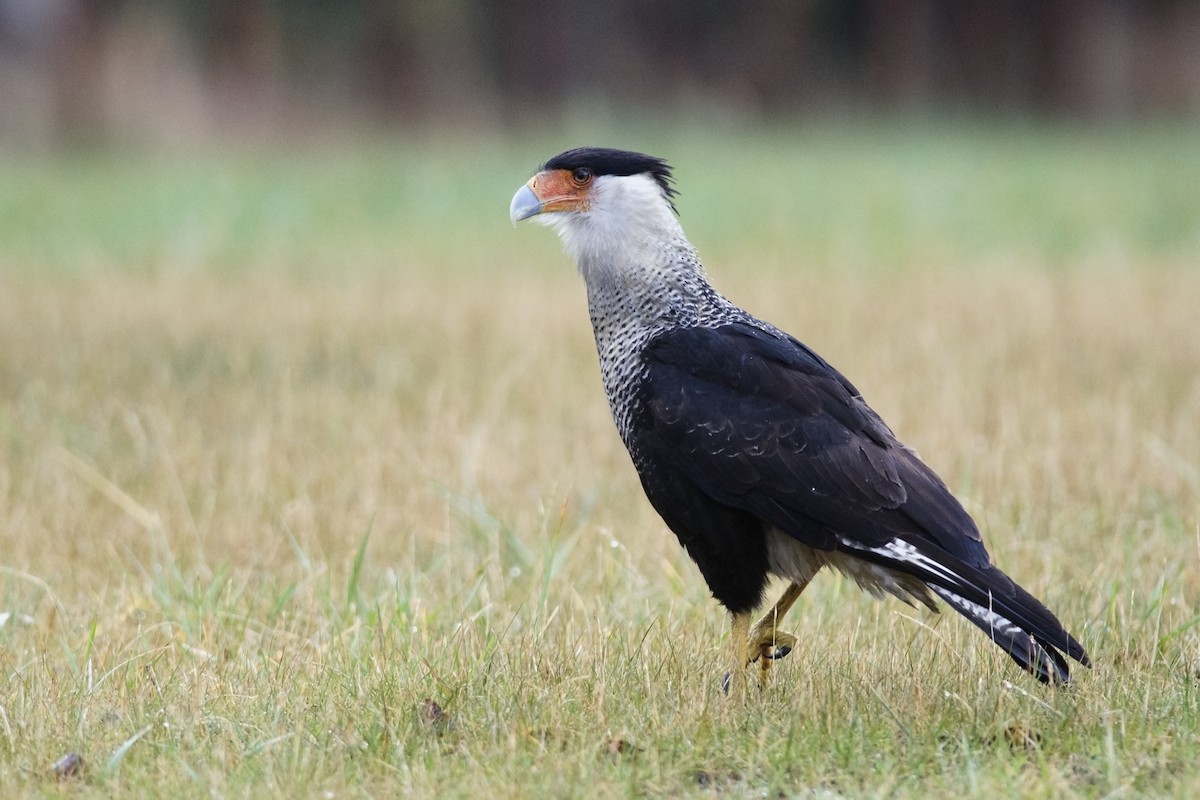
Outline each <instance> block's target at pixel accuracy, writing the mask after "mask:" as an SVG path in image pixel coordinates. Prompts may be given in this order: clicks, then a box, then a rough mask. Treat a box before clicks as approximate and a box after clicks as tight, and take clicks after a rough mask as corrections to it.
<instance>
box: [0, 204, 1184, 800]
mask: <svg viewBox="0 0 1200 800" xmlns="http://www.w3.org/2000/svg"><path fill="white" fill-rule="evenodd" d="M502 200H504V198H502ZM499 209H500V211H498V212H497V215H498V216H500V215H501V213H502V211H503V202H501V204H500V206H499ZM685 223H686V219H685ZM500 230H502V229H500ZM504 235H505V236H508V237H509V238H508V239H505V240H504V242H503V243H502V244H498V245H497V252H498V256H497V258H498V259H499V260H502V261H504V262H505V263H510V264H514V266H513V268H511V269H505V268H503V265H502V264H496V265H493V266H491V267H488V268H455V269H447V268H446V264H445V263H444V262H442V261H439V260H438V259H437V258H433V257H428V258H426V257H421V256H415V257H412V258H410V259H408V260H405V261H404V262H403V263H399V264H397V265H396V266H395V269H377V268H367V269H361V270H346V271H345V272H344V273H337V274H335V273H334V271H332V270H329V271H324V272H317V273H315V274H308V275H305V276H299V277H297V276H294V275H289V274H287V273H286V272H285V271H283V270H281V269H279V268H278V265H274V266H270V267H263V268H250V269H246V270H244V271H241V272H233V273H232V274H223V273H214V272H212V271H204V270H200V271H196V272H188V271H179V272H171V271H159V272H149V273H147V272H138V271H129V270H123V269H120V268H118V267H117V266H115V265H104V264H101V265H100V266H98V267H96V268H94V269H88V270H83V271H81V272H79V273H77V274H53V275H39V274H37V273H35V272H32V271H16V270H14V271H13V272H12V273H11V274H9V275H6V276H5V286H4V291H3V292H0V342H3V348H2V349H0V454H2V455H3V457H2V458H0V535H2V541H3V544H2V559H0V563H2V566H0V612H2V613H7V614H8V615H9V616H7V617H5V618H3V619H4V622H3V623H2V624H0V753H3V758H2V759H0V792H2V793H4V794H6V795H10V796H11V795H15V794H20V793H25V794H34V795H36V794H41V793H47V794H55V793H62V794H70V795H73V796H74V795H78V794H81V793H94V794H96V795H97V796H101V795H103V796H108V795H112V794H119V795H123V796H124V795H146V796H161V795H164V794H167V793H171V792H176V793H182V794H185V795H199V794H211V795H213V796H261V795H263V794H266V793H275V794H281V795H284V796H293V795H306V796H318V795H322V794H324V795H325V796H338V797H340V796H389V795H395V794H399V793H404V792H407V793H410V794H414V795H423V796H435V795H447V794H449V795H455V796H467V795H472V794H475V795H479V794H487V795H488V796H583V795H587V796H598V797H620V796H629V795H632V794H647V795H656V796H657V795H666V796H678V795H691V794H708V793H712V792H733V793H742V794H747V795H751V796H773V795H774V793H782V794H783V795H787V796H811V797H818V796H820V797H841V796H860V795H889V796H893V795H895V796H916V795H920V796H929V795H930V794H935V795H936V794H959V795H961V794H964V793H968V792H977V793H981V794H991V795H997V794H1000V793H1003V794H1007V795H1013V794H1020V793H1029V794H1035V795H1043V796H1048V795H1072V794H1074V795H1079V796H1099V795H1105V794H1109V793H1122V792H1124V793H1132V794H1138V793H1148V794H1155V795H1164V794H1165V795H1176V796H1181V797H1182V796H1188V794H1189V793H1190V792H1191V791H1192V790H1193V789H1194V788H1195V787H1196V785H1197V783H1196V782H1197V779H1198V778H1200V770H1198V768H1197V766H1196V761H1195V758H1194V753H1195V751H1196V747H1197V746H1198V744H1200V704H1198V696H1200V687H1198V685H1197V681H1198V680H1200V678H1198V675H1200V627H1197V625H1196V623H1197V622H1198V621H1200V616H1198V614H1197V611H1196V609H1197V605H1198V603H1200V529H1198V525H1200V500H1198V498H1200V335H1197V332H1196V326H1195V319H1196V309H1197V308H1200V272H1197V271H1196V270H1195V269H1193V268H1192V267H1193V266H1194V265H1191V264H1187V263H1180V262H1181V261H1184V260H1186V259H1180V258H1175V257H1164V258H1161V259H1158V261H1159V262H1160V263H1155V261H1156V259H1155V258H1153V257H1146V258H1138V259H1131V258H1128V257H1126V256H1123V255H1120V254H1116V255H1113V256H1111V257H1109V258H1104V259H1082V260H1078V261H1075V262H1072V263H1066V264H1057V265H1055V266H1050V265H1048V264H1047V263H1045V262H1038V260H1037V259H1036V258H1034V259H1028V258H1024V257H1022V258H1017V257H1015V256H1006V255H1004V254H1000V255H992V256H987V257H985V258H982V259H980V260H979V261H977V262H974V263H970V264H966V265H964V266H965V268H957V266H956V265H954V264H950V263H947V262H940V263H938V264H935V265H933V268H931V269H915V268H911V267H908V268H905V269H902V270H900V271H898V272H895V273H891V274H884V273H880V272H877V271H870V270H862V269H852V270H843V271H839V270H836V269H832V268H830V267H829V266H828V265H825V266H820V267H818V268H814V269H811V270H810V269H806V268H804V267H803V266H802V265H793V264H789V263H783V262H782V261H778V262H770V261H768V262H767V263H765V264H764V263H762V262H761V261H760V259H759V257H758V256H759V254H758V253H752V254H750V255H747V256H745V257H739V256H737V255H736V253H735V252H734V248H729V249H726V250H718V252H717V255H716V256H713V257H711V258H709V259H708V260H709V261H710V262H711V263H710V272H711V273H712V276H713V278H714V281H715V283H716V284H717V285H718V287H719V288H721V289H723V290H724V291H725V292H726V294H728V295H729V296H731V297H732V298H733V299H735V300H736V301H738V302H740V303H742V304H743V305H745V306H746V307H748V308H750V309H751V310H753V311H755V312H756V313H758V314H760V315H761V316H763V317H765V318H767V319H770V320H771V321H773V322H775V323H776V324H778V325H780V326H781V327H784V328H786V329H787V330H789V331H791V332H793V333H795V334H796V335H797V336H799V337H800V338H802V339H803V340H805V341H806V342H807V343H809V344H810V345H812V346H813V347H814V348H815V349H817V350H818V352H821V353H822V354H823V355H824V356H825V357H826V358H828V359H829V360H830V361H831V362H832V363H833V364H834V365H835V366H837V367H838V368H839V369H841V370H842V371H843V372H845V373H846V374H847V375H848V376H849V377H850V378H851V380H853V381H854V382H855V383H856V384H857V385H858V387H859V388H860V389H861V390H862V391H863V392H864V394H865V395H866V397H867V399H868V401H870V402H871V403H872V405H874V407H875V408H876V409H877V410H879V411H880V412H881V414H882V415H883V416H884V418H885V419H886V420H888V421H889V423H890V424H891V425H892V427H893V428H894V429H895V430H896V431H897V433H898V434H899V435H900V437H901V438H902V439H903V440H905V441H906V442H908V443H910V444H912V445H913V446H914V447H916V448H917V449H918V450H919V451H920V452H921V453H922V454H923V455H924V457H925V458H926V460H927V461H929V462H930V463H931V464H932V465H933V466H934V467H935V468H936V469H937V470H938V471H939V472H940V473H941V474H942V475H943V476H944V477H945V478H946V480H947V482H948V483H949V484H950V485H951V487H952V488H953V489H954V490H955V491H956V492H957V493H959V495H960V496H961V497H962V499H963V500H964V502H965V503H966V505H967V507H968V508H969V509H970V510H971V511H972V513H974V514H975V515H976V517H977V519H979V521H980V524H981V528H982V529H983V531H984V535H985V537H986V539H987V541H988V543H989V545H990V548H991V550H992V552H993V556H994V557H995V559H996V560H997V561H998V562H999V564H1000V565H1002V566H1003V567H1004V568H1005V570H1006V571H1008V572H1009V573H1010V574H1012V575H1013V576H1015V577H1017V578H1018V579H1019V580H1020V581H1021V582H1022V583H1023V584H1024V585H1025V586H1027V587H1028V588H1029V589H1030V590H1031V591H1032V592H1033V593H1034V594H1036V595H1038V596H1039V597H1041V598H1043V599H1044V600H1045V601H1046V602H1047V604H1048V605H1049V606H1050V607H1051V608H1053V609H1054V610H1055V611H1056V612H1057V613H1058V614H1059V615H1060V616H1061V617H1062V618H1063V620H1064V621H1065V622H1066V623H1067V625H1068V627H1069V628H1070V629H1071V630H1072V631H1073V632H1075V633H1076V635H1077V636H1078V637H1079V638H1080V639H1081V640H1082V641H1083V642H1084V644H1085V646H1087V647H1088V649H1089V650H1090V651H1091V653H1092V655H1093V657H1094V659H1095V664H1096V667H1095V669H1094V670H1091V671H1087V670H1082V669H1081V670H1079V678H1078V681H1077V683H1076V685H1075V686H1074V688H1073V689H1072V690H1071V691H1066V692H1055V691H1052V690H1047V689H1044V688H1042V687H1040V686H1038V685H1037V684H1036V683H1034V682H1033V681H1032V680H1030V679H1028V678H1027V677H1026V676H1024V675H1023V674H1021V673H1019V672H1017V671H1016V670H1015V669H1013V668H1012V665H1011V664H1010V663H1009V662H1008V659H1006V658H1005V657H1004V656H1003V654H1001V653H999V652H998V651H997V650H996V649H995V648H994V646H993V645H992V644H991V643H990V642H988V641H986V639H985V638H984V637H982V636H980V635H978V632H977V631H975V630H974V629H973V628H971V627H970V626H969V625H967V624H966V623H965V622H964V621H961V620H959V619H957V618H955V617H954V615H952V614H949V613H947V614H943V615H942V616H941V617H940V618H939V617H932V616H930V615H927V614H925V613H924V612H920V611H916V610H913V609H910V608H908V607H906V606H903V605H901V604H898V603H895V602H889V603H876V602H873V601H870V600H869V599H868V598H865V597H863V596H861V594H860V593H858V592H857V590H856V589H854V588H853V587H852V586H849V585H847V584H846V583H845V582H844V581H842V580H841V579H839V578H836V577H834V576H831V575H830V576H824V577H822V578H820V579H818V581H817V582H816V583H815V584H814V586H813V587H812V588H811V589H810V590H809V592H808V593H806V595H805V597H804V598H803V600H802V602H801V603H800V604H799V606H798V607H797V610H796V611H794V612H793V614H794V617H795V618H794V619H793V620H792V622H791V626H790V627H791V629H792V630H794V631H795V632H796V633H798V634H799V635H800V637H801V640H802V642H803V643H804V644H803V646H802V647H801V648H800V649H799V650H798V651H797V652H796V653H795V654H794V655H792V656H790V657H789V658H788V659H787V660H786V661H784V662H781V664H780V669H779V670H778V672H777V678H776V681H777V682H776V685H775V687H774V689H773V690H772V691H771V692H770V693H769V694H768V695H766V696H765V697H764V700H763V702H762V704H761V705H760V706H757V707H752V708H747V709H739V708H729V707H727V705H726V703H725V702H724V701H723V700H722V699H721V698H720V697H719V695H718V693H717V690H716V689H717V680H718V678H719V672H720V669H721V655H720V654H721V652H722V650H721V637H722V636H723V635H724V633H725V618H724V615H723V614H722V613H721V612H720V610H719V609H718V608H717V607H716V606H715V604H714V603H713V602H712V601H711V599H710V598H709V597H708V595H707V592H706V591H705V589H704V587H703V584H702V581H701V579H700V578H699V576H698V574H697V573H696V572H695V570H694V567H693V566H692V565H691V563H690V562H689V561H688V559H687V558H686V556H685V555H684V554H683V553H682V552H681V551H680V550H679V548H678V547H677V545H676V544H675V541H674V538H673V537H672V536H671V535H670V534H669V533H668V532H667V531H666V529H665V528H664V527H663V525H662V523H661V522H660V521H659V520H658V518H657V517H656V516H655V515H654V513H653V512H652V510H651V509H650V508H649V506H648V504H647V503H646V502H645V500H644V499H643V497H642V495H641V490H640V488H639V486H638V484H637V480H636V476H635V475H634V473H633V470H632V468H631V467H630V465H629V463H628V458H627V456H626V455H625V453H624V451H623V450H622V448H621V445H620V442H619V440H618V439H617V436H616V434H615V431H614V430H613V429H612V424H611V421H610V420H609V417H608V410H607V407H606V405H605V403H604V400H603V395H602V392H601V389H600V386H599V379H598V376H597V374H596V365H595V356H594V353H593V351H592V344H591V339H590V331H589V329H588V327H587V320H586V312H585V303H584V297H583V287H582V285H581V283H580V282H579V280H578V278H577V276H576V275H574V274H573V270H572V268H571V266H570V265H569V264H568V263H566V261H565V259H561V258H560V257H558V256H557V254H556V252H555V251H554V249H553V245H552V244H551V243H549V242H540V241H538V242H537V243H535V240H540V239H542V238H546V237H548V234H547V233H546V232H544V231H536V232H535V231H520V232H518V233H508V232H504ZM758 246H761V243H760V244H759V245H758ZM784 246H786V245H784ZM531 254H532V255H531ZM909 255H910V256H911V254H909ZM529 261H532V262H533V263H523V262H529ZM1172 261H1174V262H1175V263H1171V262H1172ZM360 548H365V549H361V551H360ZM427 698H428V699H430V700H432V701H433V702H435V703H436V704H437V706H438V707H439V708H440V709H442V711H441V712H438V711H436V709H434V707H433V706H431V705H428V704H426V703H425V700H426V699H427ZM1014 742H1016V744H1014ZM68 752H78V753H80V754H81V755H82V757H83V760H84V767H83V770H82V773H81V774H80V775H77V776H74V777H67V778H55V777H53V776H52V774H51V766H52V765H53V763H54V761H55V760H56V759H58V758H59V757H60V756H63V755H64V754H66V753H68Z"/></svg>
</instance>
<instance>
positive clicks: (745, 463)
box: [509, 147, 1091, 693]
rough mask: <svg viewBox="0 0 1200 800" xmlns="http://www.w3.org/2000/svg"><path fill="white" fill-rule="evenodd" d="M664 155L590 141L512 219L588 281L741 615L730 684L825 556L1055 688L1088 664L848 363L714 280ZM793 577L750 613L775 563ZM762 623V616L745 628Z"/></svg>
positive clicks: (612, 356) (684, 503) (612, 393)
mask: <svg viewBox="0 0 1200 800" xmlns="http://www.w3.org/2000/svg"><path fill="white" fill-rule="evenodd" d="M674 180H675V179H674V175H673V172H672V168H671V167H670V165H669V164H668V163H667V162H666V161H665V160H663V159H661V158H656V157H653V156H649V155H645V154H642V153H638V152H633V151H628V150H618V149H612V148H604V147H580V148H575V149H571V150H567V151H565V152H563V153H560V154H558V155H556V156H554V157H553V158H551V159H550V160H549V161H547V162H545V164H544V165H542V167H541V168H540V169H539V170H538V171H537V172H536V174H534V175H533V177H532V178H530V179H529V181H528V182H527V183H526V184H525V185H523V186H521V188H520V189H518V190H517V192H516V194H515V195H514V196H513V198H512V202H511V203H510V205H509V218H510V220H511V221H512V223H513V225H514V226H515V225H516V224H517V222H519V221H521V220H526V219H530V220H533V221H535V222H540V223H543V224H546V225H549V226H550V227H552V228H553V229H554V230H555V232H556V233H557V234H558V237H559V238H560V240H561V242H562V245H563V247H564V250H565V251H566V253H567V254H568V255H569V256H570V257H572V258H573V259H574V260H575V262H576V264H577V266H578V269H579V272H580V274H581V275H582V276H583V280H584V283H585V285H586V289H587V300H588V313H589V316H590V318H591V323H592V330H593V333H594V335H595V342H596V350H597V354H598V356H599V363H600V374H601V378H602V382H603V384H604V390H605V394H606V395H607V397H608V403H609V408H610V410H611V412H612V416H613V421H614V422H615V423H616V427H617V431H618V432H619V434H620V436H621V439H622V441H623V442H624V444H625V447H626V448H627V449H628V451H629V455H630V458H631V459H632V461H633V466H634V468H635V469H636V471H637V474H638V476H639V478H640V480H641V484H642V488H643V489H644V490H645V494H646V497H647V498H648V499H649V501H650V504H651V505H652V506H653V507H654V509H655V510H656V511H657V512H658V514H659V515H660V516H661V517H662V519H663V521H664V522H665V523H666V525H667V527H668V528H670V530H671V531H672V532H674V534H675V536H676V537H677V538H678V540H679V543H680V544H681V545H682V546H683V548H684V549H685V550H686V552H687V554H688V556H690V558H691V559H692V560H693V561H694V562H695V563H696V566H697V567H698V568H699V571H700V574H701V575H702V576H703V578H704V580H705V582H706V583H707V585H708V588H709V590H710V591H711V593H712V595H713V597H714V598H715V600H716V601H717V602H718V603H720V605H722V606H723V607H724V608H725V610H726V611H727V612H728V614H729V619H730V638H729V649H728V658H729V671H728V672H727V673H726V676H725V679H724V681H723V686H724V690H725V691H726V693H729V692H730V691H731V685H732V686H733V687H740V691H742V692H745V691H746V686H747V685H748V676H747V674H746V673H747V672H749V671H750V670H751V669H752V665H753V664H754V663H755V662H758V664H759V674H758V683H759V687H760V688H761V687H763V686H765V685H766V683H767V680H768V678H769V676H770V670H771V664H772V662H773V661H776V660H778V659H780V658H783V657H784V656H786V655H787V654H788V653H789V652H791V650H792V649H793V648H795V647H796V646H797V644H798V642H797V639H796V637H795V636H794V635H793V634H790V633H787V632H786V631H783V630H781V629H780V627H779V622H780V620H782V619H783V617H784V615H785V614H786V613H787V612H788V611H789V610H790V609H791V607H792V605H793V604H794V603H795V602H796V600H797V599H798V598H799V597H800V595H801V593H802V592H803V591H804V589H805V588H806V587H807V586H808V584H809V582H810V581H811V580H812V579H813V577H814V576H815V575H816V574H817V573H818V572H819V571H820V570H821V569H822V568H823V567H830V568H832V569H833V570H836V571H838V572H841V573H842V574H843V575H845V576H846V577H848V578H850V579H852V580H853V581H854V582H856V583H857V584H858V586H859V587H861V588H862V589H864V590H865V591H867V592H868V593H870V594H871V595H874V596H875V597H877V598H883V597H885V596H886V595H892V596H895V597H897V598H899V599H901V600H903V601H905V602H907V603H909V604H910V605H915V604H916V603H920V604H921V605H923V606H925V607H927V608H929V609H930V610H931V611H932V612H935V613H936V612H938V604H937V599H938V598H940V599H941V600H942V601H943V602H945V603H946V604H947V605H949V606H950V607H951V608H953V609H954V610H955V611H957V612H959V613H960V614H961V615H963V616H964V617H966V618H967V619H968V620H970V621H971V622H972V623H974V624H975V625H976V626H977V627H979V628H980V629H981V630H983V632H984V633H986V634H987V635H988V636H989V637H990V638H991V640H992V641H993V642H995V643H996V644H997V645H999V647H1000V648H1001V649H1002V650H1004V651H1005V652H1006V653H1008V655H1009V656H1010V657H1011V658H1012V660H1013V661H1015V662H1016V663H1017V664H1018V665H1019V666H1020V667H1021V668H1023V669H1024V670H1026V671H1028V672H1029V673H1031V674H1032V675H1033V676H1035V677H1036V678H1037V679H1038V680H1040V681H1041V682H1043V683H1046V684H1054V685H1065V684H1067V683H1068V682H1069V681H1070V679H1071V675H1070V667H1069V662H1068V660H1067V658H1068V657H1069V658H1071V659H1074V660H1075V661H1077V662H1079V663H1080V664H1082V665H1083V666H1086V667H1090V666H1091V662H1090V660H1089V657H1088V655H1087V653H1086V652H1085V650H1084V648H1083V647H1082V645H1080V643H1079V642H1078V641H1076V639H1075V638H1074V637H1073V636H1072V635H1071V634H1070V633H1068V632H1067V630H1066V629H1065V628H1064V626H1063V624H1062V623H1061V622H1060V621H1059V620H1058V618H1057V617H1055V616H1054V614H1053V613H1051V612H1050V611H1049V610H1048V609H1047V608H1046V606H1045V605H1043V604H1042V603H1041V602H1040V601H1039V600H1037V599H1036V598H1035V597H1034V596H1033V595H1031V594H1030V593H1029V592H1027V591H1026V590H1025V589H1024V588H1022V587H1021V586H1020V585H1018V584H1017V583H1016V582H1015V581H1013V580H1012V579H1011V578H1010V577H1008V575H1006V574H1005V573H1004V572H1003V571H1001V570H1000V569H999V568H998V567H997V566H995V565H994V564H993V563H992V562H991V559H990V557H989V555H988V552H987V549H986V548H985V546H984V543H983V539H982V536H981V535H980V532H979V529H978V527H977V526H976V524H975V522H974V520H973V519H972V518H971V516H970V515H969V514H968V513H967V511H966V510H965V509H964V508H963V506H962V504H961V503H960V502H959V501H958V500H957V499H956V498H955V497H954V495H953V494H952V493H951V492H950V490H949V489H948V488H947V486H946V484H945V482H944V481H943V480H942V479H941V478H940V477H938V475H937V474H936V473H935V472H934V471H933V470H932V469H931V468H930V467H928V466H927V465H926V464H925V462H924V461H922V460H921V458H920V457H918V455H917V453H916V452H915V451H914V450H913V449H911V448H909V447H908V446H906V445H904V444H903V443H901V442H900V440H899V439H898V438H897V437H896V435H895V434H894V433H893V432H892V430H891V429H890V428H889V427H888V426H887V424H885V423H884V421H883V420H882V419H881V418H880V416H879V415H878V414H877V413H875V411H874V410H872V409H871V407H870V406H868V405H867V403H866V401H865V400H864V399H863V397H862V395H861V394H860V393H859V391H858V390H857V389H856V388H855V387H854V385H853V384H852V383H851V382H850V381H849V380H847V379H846V378H845V377H844V376H843V375H842V374H841V373H840V372H838V371H837V370H836V369H834V368H833V367H832V366H830V365H829V364H828V363H827V362H826V361H825V360H824V359H823V358H821V356H819V355H817V353H816V352H814V351H813V350H812V349H811V348H809V347H808V346H806V345H805V344H803V343H802V342H800V340H798V339H796V338H795V337H793V336H791V335H789V334H787V333H785V332H784V331H782V330H780V329H779V328H777V327H775V326H773V325H771V324H770V323H768V322H765V321H763V320H760V319H758V318H756V317H755V316H753V315H752V314H750V313H749V312H748V311H745V310H743V309H742V308H740V307H739V306H737V305H735V304H734V303H733V302H731V301H730V300H728V299H726V298H725V297H724V296H723V295H721V294H720V293H719V292H718V291H717V290H716V289H715V288H713V285H712V284H711V283H710V282H709V279H708V277H707V274H706V272H705V269H704V267H703V265H702V264H701V262H700V259H699V256H698V255H697V251H696V248H695V247H693V245H692V244H691V243H690V242H689V240H688V238H687V236H686V235H685V234H684V231H683V228H682V226H681V224H680V222H679V217H678V212H677V210H676V208H675V203H674V201H675V198H676V197H677V192H676V189H675V183H674ZM772 576H774V577H776V578H780V579H782V580H783V581H786V582H787V588H786V589H785V590H784V591H783V593H782V595H781V596H780V597H779V599H778V600H777V601H776V602H775V603H774V604H773V605H772V606H771V607H770V608H769V610H767V611H766V613H765V614H764V615H763V616H762V617H761V618H759V619H758V620H757V621H756V622H753V620H754V616H753V614H754V611H755V610H756V609H757V608H759V607H760V606H762V605H763V601H764V598H765V595H766V590H767V587H768V584H769V582H770V579H771V577H772ZM752 622H753V624H752Z"/></svg>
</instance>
